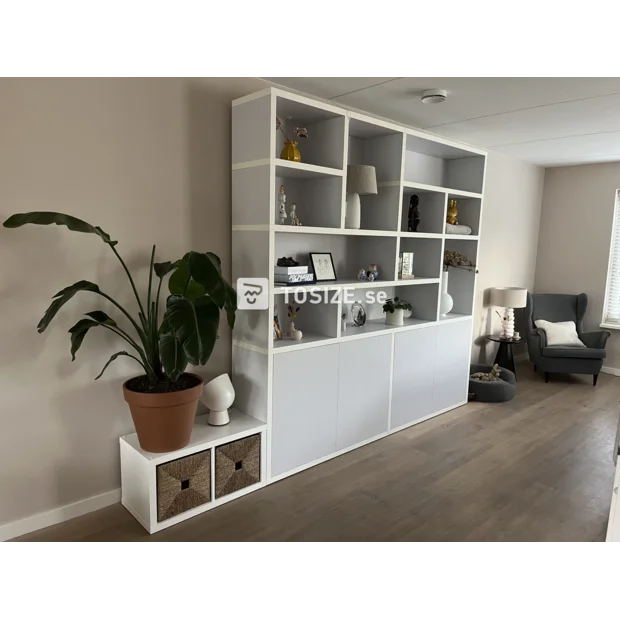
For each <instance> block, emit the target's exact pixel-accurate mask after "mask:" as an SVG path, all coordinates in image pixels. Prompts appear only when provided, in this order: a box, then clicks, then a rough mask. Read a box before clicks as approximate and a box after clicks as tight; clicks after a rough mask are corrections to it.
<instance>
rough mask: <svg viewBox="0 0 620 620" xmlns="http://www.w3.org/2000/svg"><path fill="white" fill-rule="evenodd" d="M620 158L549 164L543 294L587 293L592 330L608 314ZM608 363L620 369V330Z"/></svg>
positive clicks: (587, 325) (539, 282)
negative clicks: (607, 284) (605, 308)
mask: <svg viewBox="0 0 620 620" xmlns="http://www.w3.org/2000/svg"><path fill="white" fill-rule="evenodd" d="M619 188H620V163H610V164H588V165H583V166H565V167H563V168H548V169H547V171H546V174H545V192H544V196H543V213H542V218H541V222H540V240H539V245H538V263H537V266H536V284H535V290H536V292H537V293H587V294H588V296H589V298H590V301H589V306H588V311H587V313H586V317H585V321H584V329H585V330H586V331H590V330H597V329H600V328H599V325H600V323H601V319H602V316H603V301H604V297H605V282H606V279H607V263H608V260H609V244H610V240H611V227H612V224H613V212H614V202H615V200H614V197H615V192H616V190H617V189H619ZM611 331H612V334H611V338H610V339H609V340H608V342H607V359H606V360H605V366H608V367H611V368H620V334H619V333H618V332H617V331H614V330H611Z"/></svg>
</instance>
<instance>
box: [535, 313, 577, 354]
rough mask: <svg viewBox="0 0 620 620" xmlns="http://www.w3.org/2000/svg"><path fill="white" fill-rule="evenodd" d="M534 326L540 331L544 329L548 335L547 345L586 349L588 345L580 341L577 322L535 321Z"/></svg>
mask: <svg viewBox="0 0 620 620" xmlns="http://www.w3.org/2000/svg"><path fill="white" fill-rule="evenodd" d="M534 325H536V327H538V328H539V329H544V330H545V334H546V335H547V345H548V346H550V347H554V346H565V347H566V346H568V347H585V346H586V345H585V344H583V342H581V340H579V335H578V334H577V326H576V325H575V321H561V322H560V323H552V322H551V321H544V320H542V319H538V320H537V321H534Z"/></svg>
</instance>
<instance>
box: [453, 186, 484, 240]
mask: <svg viewBox="0 0 620 620" xmlns="http://www.w3.org/2000/svg"><path fill="white" fill-rule="evenodd" d="M448 200H456V208H457V211H458V216H457V219H458V222H459V224H460V225H463V226H469V228H471V235H472V236H478V234H479V233H480V210H481V204H482V201H481V200H480V198H461V197H459V196H458V195H456V194H448ZM446 234H450V233H448V232H447V231H446Z"/></svg>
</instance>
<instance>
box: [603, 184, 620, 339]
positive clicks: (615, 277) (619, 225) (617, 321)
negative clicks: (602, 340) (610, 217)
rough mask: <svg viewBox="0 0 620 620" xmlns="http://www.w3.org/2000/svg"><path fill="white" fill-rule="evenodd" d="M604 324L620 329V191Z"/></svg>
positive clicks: (615, 217) (616, 210) (610, 258)
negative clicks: (616, 326)
mask: <svg viewBox="0 0 620 620" xmlns="http://www.w3.org/2000/svg"><path fill="white" fill-rule="evenodd" d="M603 323H604V324H605V323H606V324H607V325H618V327H620V190H617V191H616V204H615V207H614V221H613V230H612V236H611V247H610V250H609V267H608V270H607V289H606V290H605V308H604V309H603Z"/></svg>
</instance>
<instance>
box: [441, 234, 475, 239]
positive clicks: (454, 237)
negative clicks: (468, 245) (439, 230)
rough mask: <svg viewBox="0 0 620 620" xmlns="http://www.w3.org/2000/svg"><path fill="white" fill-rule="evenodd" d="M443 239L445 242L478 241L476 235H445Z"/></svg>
mask: <svg viewBox="0 0 620 620" xmlns="http://www.w3.org/2000/svg"><path fill="white" fill-rule="evenodd" d="M444 237H445V238H446V240H448V239H459V240H460V241H478V235H451V234H450V233H446V234H445V235H444Z"/></svg>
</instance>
